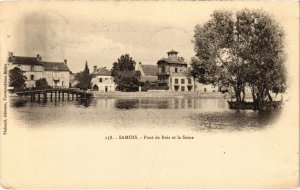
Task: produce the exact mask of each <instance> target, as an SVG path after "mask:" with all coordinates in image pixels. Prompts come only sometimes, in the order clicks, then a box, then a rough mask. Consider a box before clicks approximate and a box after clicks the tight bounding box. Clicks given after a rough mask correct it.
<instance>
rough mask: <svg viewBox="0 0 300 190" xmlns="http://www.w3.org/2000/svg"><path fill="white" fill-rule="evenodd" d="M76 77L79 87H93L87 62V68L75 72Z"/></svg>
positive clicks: (85, 88) (84, 88)
mask: <svg viewBox="0 0 300 190" xmlns="http://www.w3.org/2000/svg"><path fill="white" fill-rule="evenodd" d="M75 79H76V80H78V84H77V85H76V87H77V88H80V89H83V90H87V89H89V88H91V81H92V75H91V74H90V70H89V67H88V64H87V62H86V63H85V68H84V70H83V71H81V72H80V73H76V74H75Z"/></svg>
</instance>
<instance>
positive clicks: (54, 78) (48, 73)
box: [43, 59, 70, 87]
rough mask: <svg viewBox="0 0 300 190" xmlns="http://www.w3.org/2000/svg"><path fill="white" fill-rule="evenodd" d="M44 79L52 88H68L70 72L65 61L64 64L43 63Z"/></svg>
mask: <svg viewBox="0 0 300 190" xmlns="http://www.w3.org/2000/svg"><path fill="white" fill-rule="evenodd" d="M43 66H44V69H45V71H44V78H46V80H47V82H48V84H49V85H50V86H53V87H69V84H70V71H69V68H68V65H67V60H66V59H65V60H64V62H43Z"/></svg>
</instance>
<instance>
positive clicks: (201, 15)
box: [2, 1, 290, 72]
mask: <svg viewBox="0 0 300 190" xmlns="http://www.w3.org/2000/svg"><path fill="white" fill-rule="evenodd" d="M245 7H248V8H262V9H264V10H266V11H268V12H270V13H272V14H274V16H276V17H277V18H278V20H279V21H281V22H283V23H284V24H287V25H288V24H289V23H288V21H286V20H284V18H287V16H288V15H282V13H283V12H284V11H282V10H287V9H288V8H290V5H289V4H288V3H286V4H284V5H281V4H278V3H277V5H276V3H272V4H271V3H250V2H247V3H234V4H232V3H228V2H227V3H226V2H170V1H156V2H125V1H106V2H71V1H70V2H59V3H58V2H45V3H38V2H30V3H29V2H27V3H24V2H23V3H16V2H12V3H7V4H6V6H2V9H3V10H4V11H2V12H5V15H4V17H3V18H4V20H5V22H6V24H5V26H6V27H5V28H4V29H3V31H2V32H5V36H6V37H5V40H4V44H5V46H6V47H5V48H6V49H7V51H13V52H14V55H22V56H36V54H40V55H41V56H42V57H43V60H47V61H63V59H65V58H66V59H67V60H68V65H69V67H70V69H71V71H73V72H77V71H80V70H82V69H83V68H84V63H85V61H86V60H87V61H88V65H89V67H90V69H92V67H93V66H94V65H97V66H98V67H104V66H106V67H108V68H111V66H112V63H113V62H115V61H116V60H117V59H118V57H120V56H121V55H122V54H124V53H129V54H130V55H131V56H132V57H133V58H134V60H135V61H136V62H142V63H143V64H156V62H157V60H158V59H160V58H162V57H166V52H167V51H169V50H171V49H174V50H177V51H179V52H180V53H179V56H182V57H184V58H185V59H186V60H188V61H189V60H190V59H191V57H192V56H194V54H195V53H194V49H193V43H192V39H193V33H194V27H195V25H196V24H202V23H204V22H206V21H207V20H208V19H209V17H210V14H211V13H212V12H213V11H214V10H216V9H220V8H226V9H229V10H233V11H234V10H237V9H241V8H245ZM16 13H17V14H16ZM279 13H280V14H279ZM284 14H289V13H288V12H287V11H285V13H284Z"/></svg>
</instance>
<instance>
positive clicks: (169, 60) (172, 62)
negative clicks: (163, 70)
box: [157, 57, 187, 65]
mask: <svg viewBox="0 0 300 190" xmlns="http://www.w3.org/2000/svg"><path fill="white" fill-rule="evenodd" d="M159 62H167V63H171V64H182V65H187V63H186V62H184V60H183V59H174V58H170V57H168V58H162V59H160V60H158V62H157V63H159Z"/></svg>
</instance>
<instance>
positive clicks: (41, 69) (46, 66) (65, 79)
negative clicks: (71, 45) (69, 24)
mask: <svg viewBox="0 0 300 190" xmlns="http://www.w3.org/2000/svg"><path fill="white" fill-rule="evenodd" d="M8 63H9V64H8V69H9V70H11V69H13V68H15V67H18V68H19V69H20V70H21V71H22V73H23V75H24V76H25V77H26V78H27V79H26V81H25V86H26V88H32V87H35V85H36V84H35V83H36V81H37V80H39V79H42V78H45V79H46V80H47V82H48V85H49V86H52V87H69V78H70V76H69V72H70V70H69V68H68V66H67V60H65V61H64V62H45V61H42V57H41V56H40V55H39V54H37V56H36V57H25V56H14V55H13V53H12V52H10V53H9V57H8Z"/></svg>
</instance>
